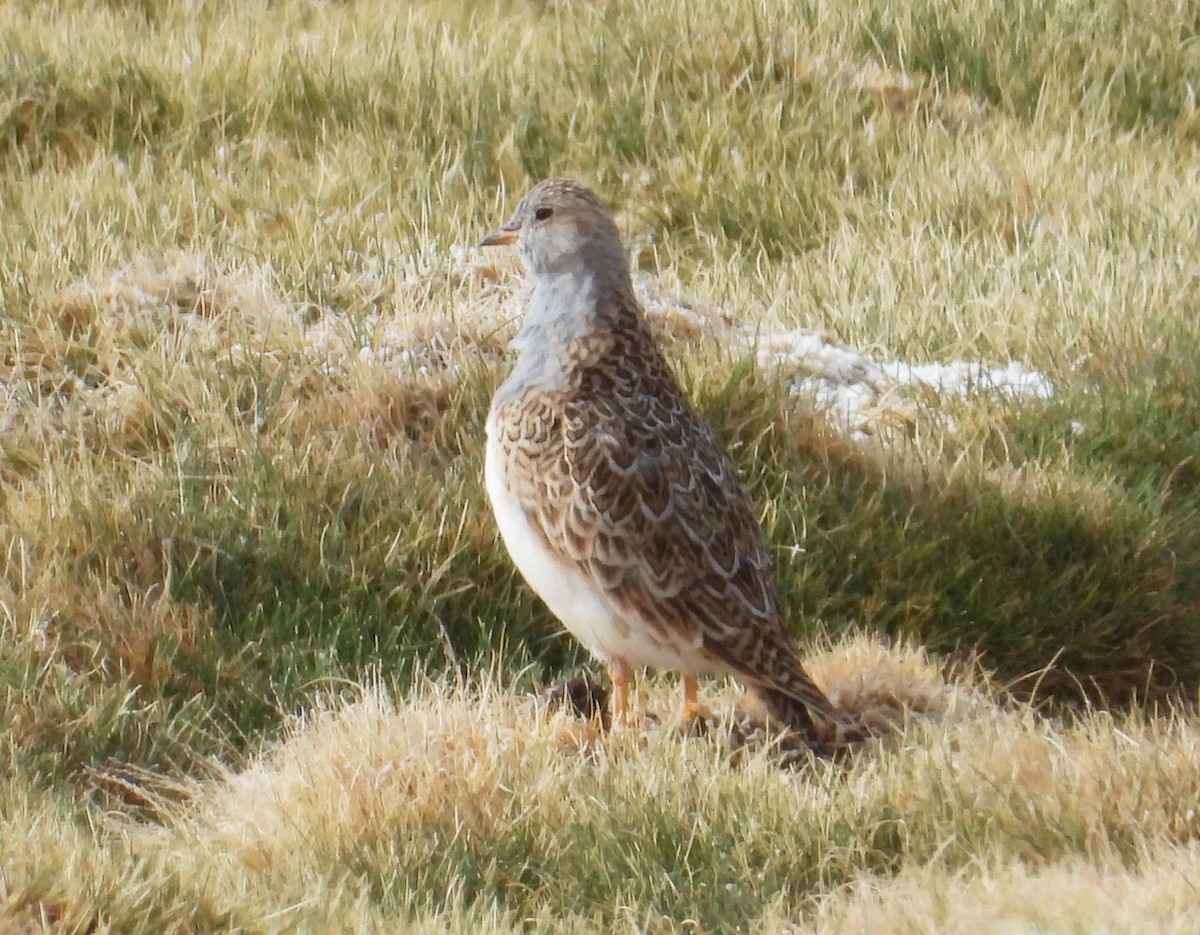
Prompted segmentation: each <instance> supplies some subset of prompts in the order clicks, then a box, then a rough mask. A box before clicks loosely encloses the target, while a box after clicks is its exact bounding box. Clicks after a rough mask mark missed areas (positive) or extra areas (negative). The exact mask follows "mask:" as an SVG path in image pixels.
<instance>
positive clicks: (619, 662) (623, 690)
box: [608, 657, 629, 727]
mask: <svg viewBox="0 0 1200 935" xmlns="http://www.w3.org/2000/svg"><path fill="white" fill-rule="evenodd" d="M608 677H609V678H610V679H611V680H612V687H613V697H612V723H613V727H616V726H617V725H621V726H625V725H626V724H628V723H629V663H628V662H626V661H625V660H624V659H621V658H620V657H614V658H613V659H611V660H609V663H608Z"/></svg>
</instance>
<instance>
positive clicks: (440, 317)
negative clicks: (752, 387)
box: [0, 247, 1054, 437]
mask: <svg viewBox="0 0 1200 935" xmlns="http://www.w3.org/2000/svg"><path fill="white" fill-rule="evenodd" d="M385 259H386V263H385V262H383V261H382V260H376V261H373V262H369V263H367V265H366V266H365V268H363V269H360V270H357V271H355V272H353V273H350V272H346V273H341V274H338V275H336V276H335V277H334V278H333V280H332V282H331V283H329V284H328V294H329V299H328V301H327V302H326V303H325V304H323V305H320V306H315V305H313V304H312V303H306V302H303V301H301V300H300V299H299V298H297V297H294V296H288V295H285V294H284V292H283V290H281V289H280V288H279V287H278V285H277V284H276V283H275V282H274V275H273V273H272V271H271V270H270V269H269V268H262V269H258V270H254V271H242V270H217V269H214V268H212V266H211V264H210V263H209V262H208V261H206V260H205V259H204V258H203V257H200V256H197V255H192V254H182V253H179V254H173V255H171V256H168V257H166V258H164V259H163V260H161V261H159V262H151V261H149V260H142V261H139V262H137V263H135V264H132V265H131V266H128V267H126V268H122V269H118V270H116V271H113V272H111V273H108V274H105V275H101V276H98V277H95V278H94V279H91V280H88V281H83V282H80V283H77V284H75V285H72V286H70V287H68V288H66V289H64V290H63V291H62V292H60V293H58V294H56V295H53V296H49V297H47V299H46V300H45V301H43V303H42V307H41V312H40V315H39V316H38V317H37V318H35V320H34V321H33V322H31V323H30V326H29V327H27V328H25V329H24V333H23V336H22V339H21V343H20V344H19V351H18V356H17V359H16V361H15V363H16V366H15V367H14V369H13V371H12V372H11V373H10V376H9V379H8V380H6V381H4V382H3V384H2V386H3V396H2V397H0V419H2V420H3V423H4V425H6V426H7V425H11V424H12V423H13V422H14V420H15V419H16V418H17V416H18V415H19V413H20V410H21V408H22V407H21V400H22V398H26V399H29V400H36V403H37V405H39V406H40V407H41V408H42V409H43V410H45V411H46V412H49V413H51V414H53V413H54V412H56V411H57V410H58V409H60V408H61V405H62V404H63V403H64V402H65V401H67V400H73V401H75V402H77V403H82V404H83V408H84V409H85V410H86V411H87V412H89V413H91V414H92V415H93V417H94V418H95V420H96V424H97V425H98V426H99V427H101V428H107V429H108V430H109V432H110V434H115V435H120V434H121V433H122V432H127V431H128V430H129V429H130V427H131V426H132V427H133V428H134V429H137V428H138V427H141V426H144V425H145V424H147V423H150V422H153V420H154V405H155V404H154V403H153V401H152V397H153V396H154V395H155V394H154V392H153V387H150V386H148V385H147V380H146V376H145V374H144V372H143V370H144V367H143V358H144V357H145V355H146V354H148V353H150V352H151V350H152V349H154V348H157V349H159V350H160V351H161V353H162V355H163V357H164V358H165V359H166V361H167V362H168V363H165V364H164V369H169V370H170V376H171V381H172V383H173V384H175V385H176V386H177V385H178V384H180V383H185V384H186V383H187V381H188V379H189V375H188V374H186V373H183V372H181V370H180V368H179V367H169V362H175V363H178V362H181V361H187V360H189V359H191V360H199V359H203V360H204V361H205V362H209V361H217V362H218V363H219V364H220V365H222V366H225V365H227V366H233V367H237V366H253V367H254V368H255V369H256V370H257V371H258V372H260V373H262V374H265V375H266V376H269V377H275V376H279V375H281V374H284V373H285V371H286V374H287V375H288V379H289V380H290V381H291V382H292V383H294V384H296V385H297V386H301V385H303V387H304V390H303V395H306V396H309V397H316V396H321V395H323V394H327V393H328V394H333V395H337V394H339V393H342V394H344V393H346V392H347V390H348V389H349V390H350V391H351V394H352V395H353V394H354V392H356V391H357V396H358V397H362V396H363V395H364V393H365V395H367V396H371V395H373V394H378V393H379V392H381V390H380V387H379V381H380V379H381V378H383V377H384V376H385V375H386V376H388V377H392V378H396V379H403V380H406V381H409V382H411V383H413V384H414V385H419V384H421V383H422V381H431V380H432V381H435V382H436V383H437V384H438V386H439V387H440V391H443V392H444V391H445V390H447V389H448V388H449V386H450V385H453V384H456V383H457V382H458V380H459V378H460V377H461V375H462V372H463V368H464V366H467V364H468V362H469V361H471V360H483V361H488V362H492V363H495V362H496V361H498V360H499V359H500V358H501V357H502V356H503V354H504V346H505V344H506V343H507V341H508V340H509V339H510V338H511V336H512V334H513V333H515V331H516V328H517V327H518V323H519V320H520V316H521V313H522V308H523V301H524V297H525V291H524V288H523V282H524V277H523V276H522V275H521V271H520V265H519V262H518V261H517V260H516V258H515V256H513V255H512V254H511V253H500V254H497V253H496V251H479V250H468V249H466V248H464V247H454V248H452V249H451V250H450V251H448V252H446V253H439V252H436V251H432V250H430V251H426V252H424V253H420V254H414V255H410V256H404V257H390V258H385ZM634 288H635V291H636V293H637V296H638V299H639V301H640V302H641V303H642V305H643V307H644V308H645V309H646V312H647V315H648V317H649V318H650V321H651V323H652V324H653V325H654V326H655V327H656V328H657V329H658V332H659V333H660V335H661V336H662V337H663V338H664V339H665V340H667V341H669V342H678V341H682V342H684V343H686V344H691V345H697V344H708V345H710V346H712V345H720V346H723V347H727V348H735V349H744V350H745V351H746V352H749V353H754V354H755V355H756V359H757V361H758V363H759V364H760V365H761V366H763V367H764V368H769V369H772V370H775V371H778V372H781V373H782V374H784V375H785V378H786V379H787V381H788V383H789V385H790V386H791V387H792V389H793V390H794V391H795V392H796V393H798V394H803V395H806V396H809V397H810V398H811V399H812V400H813V402H814V404H815V405H816V406H817V407H818V408H819V409H821V410H823V411H825V412H826V413H827V414H828V415H829V417H830V418H831V419H832V420H833V422H834V424H836V425H837V426H838V427H839V428H840V429H841V430H842V431H845V432H847V433H848V434H851V435H852V436H855V437H862V436H864V435H869V434H882V435H885V436H886V434H887V432H888V430H889V429H895V428H902V429H903V428H906V427H910V426H912V425H913V424H915V423H916V422H917V421H918V420H919V419H920V418H923V417H927V416H928V415H929V414H930V413H932V412H936V411H937V410H938V408H939V407H940V406H942V405H943V404H945V403H947V402H950V401H953V400H961V399H963V398H966V397H968V396H972V395H981V394H991V395H994V396H997V397H1001V398H1005V399H1028V398H1036V399H1044V398H1048V397H1050V396H1052V395H1053V393H1054V386H1053V384H1052V383H1051V382H1050V380H1049V379H1048V378H1047V377H1046V376H1045V375H1043V374H1041V373H1039V372H1037V371H1034V370H1030V369H1027V368H1026V367H1025V366H1024V365H1023V364H1022V363H1021V362H1020V361H1010V362H1008V363H1005V364H1001V365H998V366H997V365H989V364H987V363H984V362H981V361H969V360H957V361H952V362H950V363H944V364H943V363H916V362H912V361H906V360H900V359H886V358H882V359H881V358H876V357H872V356H871V355H870V354H868V353H866V352H864V351H861V350H859V349H857V348H854V347H850V346H847V345H845V344H842V343H839V342H838V341H836V340H835V339H833V338H832V337H830V336H829V335H827V334H824V333H821V332H818V331H812V330H808V329H784V328H782V327H773V326H772V325H771V323H769V322H754V321H751V318H752V316H747V315H738V314H735V313H734V312H733V311H731V310H730V309H726V308H722V307H719V306H715V305H712V304H706V303H704V302H702V301H698V300H696V299H693V298H691V297H689V296H686V295H684V290H683V289H682V287H681V286H679V284H678V283H673V282H672V283H668V282H667V281H666V280H665V279H664V278H663V277H658V276H654V275H651V274H648V273H645V272H638V273H637V274H635V276H634ZM84 333H86V334H88V335H89V338H88V340H89V341H90V343H91V347H90V348H89V350H90V356H89V359H88V365H87V366H86V367H85V368H82V369H81V368H80V367H79V359H78V358H79V353H78V343H79V335H80V334H84ZM220 362H224V363H220ZM22 385H23V386H25V387H26V388H29V387H36V390H34V391H31V392H26V393H22V392H21V386H22ZM335 408H336V407H335ZM351 408H352V409H361V408H363V405H362V399H361V398H359V399H357V401H356V403H355V404H354V406H352V407H351ZM366 408H368V409H369V408H370V407H369V406H367V407H366ZM51 421H54V420H51ZM335 421H336V419H335Z"/></svg>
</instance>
